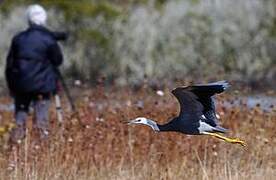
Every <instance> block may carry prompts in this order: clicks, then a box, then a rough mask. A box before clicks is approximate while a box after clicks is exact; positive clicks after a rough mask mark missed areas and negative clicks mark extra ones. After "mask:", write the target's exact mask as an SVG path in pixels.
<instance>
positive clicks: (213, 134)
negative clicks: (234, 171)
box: [203, 132, 246, 146]
mask: <svg viewBox="0 0 276 180" xmlns="http://www.w3.org/2000/svg"><path fill="white" fill-rule="evenodd" d="M203 134H205V135H209V136H213V137H216V138H219V139H222V140H224V141H225V142H228V143H234V144H240V145H242V146H246V143H245V142H244V141H242V140H240V139H237V138H228V137H225V136H222V135H220V134H217V133H211V132H204V133H203Z"/></svg>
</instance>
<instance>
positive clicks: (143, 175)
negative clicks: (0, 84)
mask: <svg viewBox="0 0 276 180" xmlns="http://www.w3.org/2000/svg"><path fill="white" fill-rule="evenodd" d="M164 92H165V95H164V96H158V95H157V94H156V93H155V91H152V90H150V89H148V88H146V89H141V90H138V91H131V90H128V89H116V88H114V89H107V88H106V89H102V88H98V89H95V90H90V91H82V92H81V93H78V99H77V108H78V112H79V116H78V117H79V118H69V116H70V115H69V113H68V112H65V115H66V116H67V118H66V119H65V120H64V123H63V125H61V126H60V125H58V123H57V121H56V116H55V109H54V106H53V108H52V110H51V135H50V138H49V139H48V140H44V141H40V140H39V139H38V138H37V137H36V134H35V132H34V131H31V127H32V121H31V116H30V121H28V131H27V137H26V139H25V140H24V141H23V142H22V143H21V144H19V145H14V146H13V147H11V146H9V144H8V137H9V134H8V133H7V134H6V135H4V136H3V137H2V138H1V152H0V179H1V180H8V179H16V180H21V179H22V180H23V179H26V180H27V179H31V180H42V179H43V180H73V179H74V180H75V179H79V180H86V179H92V180H94V179H112V180H113V179H114V180H115V179H120V180H125V179H133V180H134V179H135V180H136V179H137V180H140V179H141V180H144V179H149V180H156V179H164V180H165V179H170V180H171V179H172V180H174V179H204V180H208V179H215V180H221V179H229V180H240V179H246V180H249V179H256V180H259V179H267V180H269V179H271V180H272V179H275V178H276V135H275V134H276V111H275V110H276V109H275V107H273V105H271V107H270V108H271V110H270V112H264V111H262V110H261V109H260V108H259V107H258V106H256V107H255V108H254V109H248V108H247V107H246V106H245V105H244V104H243V102H241V103H240V105H239V106H238V107H228V108H226V107H224V106H223V105H222V102H223V101H229V102H231V101H233V100H234V99H235V98H236V97H238V96H239V95H238V94H229V93H224V94H222V95H219V96H218V98H217V102H218V105H217V109H218V113H219V114H220V116H221V122H222V124H223V126H224V127H226V128H229V129H230V131H229V133H228V134H227V136H229V137H238V138H241V139H243V140H245V141H246V142H247V147H246V148H243V147H242V146H240V145H236V144H228V143H225V142H223V141H221V140H218V139H214V138H212V137H207V136H188V135H183V134H179V133H173V132H170V133H155V132H153V131H152V130H151V129H150V128H149V127H144V126H128V125H127V124H125V123H123V122H124V121H126V120H130V119H132V118H135V117H137V116H145V117H148V118H151V119H154V120H156V121H157V122H159V123H164V122H166V121H167V119H168V118H170V117H172V116H175V115H177V113H178V111H179V109H178V103H177V101H176V99H175V98H174V97H173V96H172V95H171V94H170V93H169V90H165V91H164ZM0 101H1V103H3V104H5V103H10V102H11V100H10V99H7V98H4V97H2V98H1V100H0ZM63 104H64V106H63V107H67V103H66V102H64V103H63ZM0 113H1V119H0V120H1V123H2V124H5V123H9V122H12V119H13V118H12V116H13V113H12V112H4V111H2V112H0ZM78 119H79V120H78Z"/></svg>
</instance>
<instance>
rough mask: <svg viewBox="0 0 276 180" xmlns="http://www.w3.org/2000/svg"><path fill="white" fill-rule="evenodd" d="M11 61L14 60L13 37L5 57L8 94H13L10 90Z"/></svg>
mask: <svg viewBox="0 0 276 180" xmlns="http://www.w3.org/2000/svg"><path fill="white" fill-rule="evenodd" d="M13 62H14V39H13V40H12V43H11V46H10V49H9V52H8V55H7V58H6V68H5V76H6V81H7V85H8V88H9V91H10V94H11V95H12V94H13V92H12V91H13V90H12V86H11V78H12V77H11V74H10V73H11V69H12V66H13Z"/></svg>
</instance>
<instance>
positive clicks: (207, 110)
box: [187, 81, 229, 126]
mask: <svg viewBox="0 0 276 180" xmlns="http://www.w3.org/2000/svg"><path fill="white" fill-rule="evenodd" d="M228 87H229V84H228V83H227V81H218V82H214V83H208V84H199V85H193V86H189V87H187V90H189V91H191V92H193V93H194V94H195V95H196V96H197V97H198V100H199V101H200V102H201V103H202V105H203V106H204V110H203V114H204V116H205V117H206V120H205V121H206V122H207V123H208V124H210V125H211V126H218V125H219V122H218V119H217V117H216V107H215V103H214V97H213V96H214V95H215V94H219V93H222V92H223V91H224V90H225V89H227V88H228Z"/></svg>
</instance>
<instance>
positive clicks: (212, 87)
mask: <svg viewBox="0 0 276 180" xmlns="http://www.w3.org/2000/svg"><path fill="white" fill-rule="evenodd" d="M228 87H229V83H228V82H227V81H218V82H214V83H208V84H198V85H193V86H188V87H187V90H189V91H192V92H193V93H195V94H196V95H197V96H199V97H206V96H209V97H210V96H213V95H215V94H219V93H222V92H223V91H225V90H226V89H227V88H228Z"/></svg>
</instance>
